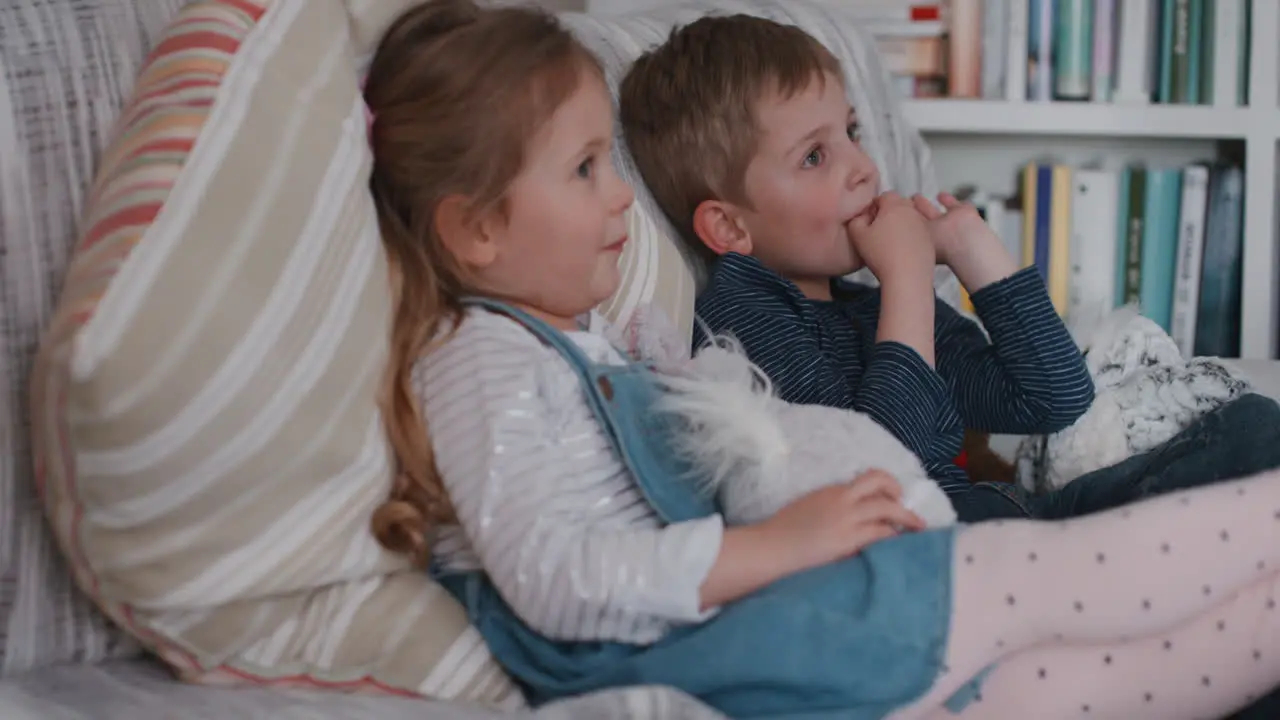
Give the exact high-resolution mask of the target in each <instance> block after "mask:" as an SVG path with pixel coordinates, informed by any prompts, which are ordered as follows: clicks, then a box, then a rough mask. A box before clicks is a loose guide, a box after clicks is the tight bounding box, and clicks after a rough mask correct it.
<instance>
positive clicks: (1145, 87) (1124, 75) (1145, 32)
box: [1114, 0, 1155, 104]
mask: <svg viewBox="0 0 1280 720" xmlns="http://www.w3.org/2000/svg"><path fill="white" fill-rule="evenodd" d="M1119 10H1120V13H1119V15H1120V32H1119V35H1118V36H1117V38H1116V90H1115V95H1114V98H1115V101H1116V102H1121V103H1135V104H1146V103H1149V102H1151V90H1152V88H1151V72H1150V55H1151V46H1152V45H1153V44H1154V43H1153V41H1154V39H1155V36H1154V34H1153V31H1154V29H1155V25H1154V24H1153V23H1152V14H1151V9H1150V6H1149V4H1148V3H1147V2H1145V1H1144V0H1129V2H1126V3H1121V4H1120V6H1119Z"/></svg>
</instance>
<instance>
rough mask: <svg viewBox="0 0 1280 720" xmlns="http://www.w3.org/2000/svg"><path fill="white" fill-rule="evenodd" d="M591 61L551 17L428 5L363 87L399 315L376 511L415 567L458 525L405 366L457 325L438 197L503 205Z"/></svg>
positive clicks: (399, 27) (377, 523)
mask: <svg viewBox="0 0 1280 720" xmlns="http://www.w3.org/2000/svg"><path fill="white" fill-rule="evenodd" d="M584 72H588V73H594V74H596V75H597V76H600V75H602V73H601V70H600V67H599V64H598V62H597V61H596V60H595V58H594V57H593V56H592V55H591V54H590V52H588V51H587V50H586V49H585V48H584V47H583V46H582V45H581V44H580V43H578V42H577V40H575V39H574V38H573V36H572V35H571V34H570V33H569V32H568V31H567V30H566V29H565V28H563V27H562V26H561V25H560V24H559V23H558V22H557V20H556V18H555V17H554V16H553V15H550V14H549V13H546V12H544V11H540V10H537V9H534V8H525V7H507V8H481V7H479V6H478V5H476V3H474V2H472V0H429V1H428V2H426V3H423V4H422V5H418V6H416V7H414V8H412V9H410V10H409V11H407V12H406V13H405V14H404V15H403V16H401V17H400V18H399V19H397V20H396V21H395V23H394V24H392V26H391V27H390V28H389V29H388V31H387V33H386V35H385V36H384V37H383V39H382V42H381V44H380V45H379V47H378V50H377V53H376V54H375V56H374V58H373V62H372V65H371V66H370V68H369V77H368V80H367V81H366V84H365V90H364V96H365V102H366V103H367V104H368V106H369V110H370V112H371V113H372V115H373V118H374V119H373V122H372V124H371V127H370V132H369V139H370V143H371V145H372V147H373V155H374V163H373V173H372V177H371V179H370V189H371V190H372V192H373V197H374V200H375V203H376V206H377V210H378V221H379V224H380V226H381V230H382V238H383V243H384V245H385V248H386V253H387V258H388V263H389V265H390V270H391V291H392V295H393V306H394V316H393V319H392V326H391V344H390V357H389V359H388V367H387V371H386V375H385V378H384V382H383V387H382V392H381V397H380V404H381V409H382V413H383V418H384V423H385V425H386V430H387V436H388V438H389V439H390V442H391V446H392V449H393V450H394V452H395V459H396V464H397V472H396V477H395V482H394V485H393V487H392V490H391V496H390V498H389V499H388V500H387V502H385V503H384V504H383V505H382V506H381V507H379V508H378V509H377V511H376V512H375V513H374V515H373V532H374V535H375V536H376V537H377V539H378V541H379V542H380V543H382V545H383V546H385V547H386V548H388V549H390V550H392V551H395V552H400V553H405V554H407V555H410V556H411V557H413V558H414V560H415V561H417V562H419V563H425V562H426V561H427V559H428V557H429V548H428V538H429V536H430V533H429V530H430V528H431V526H432V525H436V524H441V523H449V522H452V521H454V519H455V518H454V513H453V508H452V507H451V505H450V503H449V498H448V496H447V495H446V494H445V491H444V487H443V485H442V483H441V479H440V474H439V471H438V470H437V468H436V466H435V461H434V458H433V457H432V455H433V453H432V450H431V442H430V438H429V437H428V435H427V427H426V425H427V421H426V418H424V417H423V415H422V412H421V408H419V407H418V402H417V399H416V394H415V392H414V389H413V377H412V375H413V367H414V365H415V363H416V362H417V361H418V359H419V358H421V357H422V356H423V354H424V353H426V352H427V351H428V345H429V343H431V342H432V341H433V340H436V339H438V337H439V336H440V335H441V333H442V332H443V331H444V330H445V329H446V328H448V327H451V326H452V327H456V326H457V324H458V323H459V322H461V320H462V306H461V303H460V298H461V297H462V296H463V295H464V294H466V293H467V291H468V286H467V281H466V276H465V272H464V268H462V267H461V266H460V265H459V264H458V262H456V260H455V259H454V258H453V257H451V255H450V253H449V252H447V251H446V249H445V248H444V246H443V243H442V242H441V240H440V238H439V236H438V234H437V232H436V227H435V215H436V211H437V209H438V208H439V206H440V203H441V201H443V200H444V199H445V198H448V197H451V196H460V197H463V198H466V199H467V201H468V207H469V208H470V209H471V211H472V212H474V213H485V212H494V211H496V212H499V213H503V212H505V211H506V202H505V200H506V198H505V193H506V190H507V188H508V186H509V185H510V184H511V182H512V180H513V179H515V177H516V176H517V174H519V172H520V170H521V168H522V167H523V165H524V156H525V152H526V150H527V145H528V142H529V140H530V139H531V138H532V137H533V135H534V134H535V133H536V132H537V131H538V130H539V129H540V128H541V127H542V125H543V124H544V123H546V122H547V120H548V119H550V117H551V115H552V114H553V113H554V112H555V110H556V108H558V107H559V106H560V104H561V103H563V102H564V101H565V100H566V99H568V97H569V96H570V95H572V94H573V92H574V91H575V90H576V89H577V87H578V84H579V82H580V81H581V79H582V77H583V73H584Z"/></svg>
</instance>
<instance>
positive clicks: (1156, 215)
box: [1138, 169, 1182, 332]
mask: <svg viewBox="0 0 1280 720" xmlns="http://www.w3.org/2000/svg"><path fill="white" fill-rule="evenodd" d="M1181 191H1182V171H1181V170H1178V169H1171V170H1165V169H1161V170H1148V171H1147V202H1146V218H1145V219H1144V223H1145V225H1144V228H1143V235H1142V280H1141V283H1140V284H1139V290H1138V294H1139V297H1140V299H1141V300H1140V302H1141V305H1142V314H1143V315H1146V316H1147V317H1148V318H1150V319H1151V320H1152V321H1153V322H1155V323H1156V324H1157V325H1159V326H1160V327H1162V328H1164V331H1165V332H1169V331H1170V329H1171V322H1172V319H1173V282H1174V268H1175V266H1176V265H1177V260H1178V206H1179V204H1180V203H1179V200H1180V199H1181V196H1182V192H1181Z"/></svg>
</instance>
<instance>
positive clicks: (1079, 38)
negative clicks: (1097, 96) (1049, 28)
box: [1052, 0, 1093, 100]
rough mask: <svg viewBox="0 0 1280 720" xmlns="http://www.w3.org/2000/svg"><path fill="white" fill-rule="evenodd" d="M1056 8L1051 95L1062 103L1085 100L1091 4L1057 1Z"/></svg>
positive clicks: (1089, 69) (1090, 62)
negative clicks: (1052, 91)
mask: <svg viewBox="0 0 1280 720" xmlns="http://www.w3.org/2000/svg"><path fill="white" fill-rule="evenodd" d="M1056 8H1057V22H1056V23H1055V27H1056V30H1057V35H1056V37H1055V41H1054V44H1053V46H1052V56H1053V63H1054V67H1053V90H1054V95H1055V96H1056V97H1058V98H1060V99H1063V100H1088V99H1089V84H1090V81H1091V80H1092V76H1093V2H1092V0H1057V3H1056Z"/></svg>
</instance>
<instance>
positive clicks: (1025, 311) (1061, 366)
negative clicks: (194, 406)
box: [694, 253, 1093, 496]
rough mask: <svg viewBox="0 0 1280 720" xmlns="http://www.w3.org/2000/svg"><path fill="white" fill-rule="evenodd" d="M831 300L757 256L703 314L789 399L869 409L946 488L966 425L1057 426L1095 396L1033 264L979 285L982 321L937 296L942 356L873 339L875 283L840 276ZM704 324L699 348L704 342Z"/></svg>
mask: <svg viewBox="0 0 1280 720" xmlns="http://www.w3.org/2000/svg"><path fill="white" fill-rule="evenodd" d="M832 294H833V299H832V300H831V301H817V300H811V299H808V298H806V297H805V296H804V295H803V294H802V293H801V292H800V290H799V288H797V287H796V286H795V285H794V284H793V283H791V282H790V281H788V280H786V279H784V278H782V277H781V276H780V275H778V274H777V273H775V272H773V271H772V270H769V269H768V268H766V267H765V266H764V265H762V264H761V263H760V262H759V261H758V260H756V259H755V258H752V257H748V256H744V255H738V254H732V253H731V254H728V255H725V256H723V257H722V258H721V259H720V260H719V261H718V262H717V263H716V264H715V266H714V267H713V269H712V274H711V278H710V279H709V282H708V284H707V287H706V289H705V290H704V291H703V292H702V293H701V294H700V295H699V297H698V300H697V305H696V312H697V314H698V317H699V318H700V319H701V321H702V322H704V323H706V325H707V328H708V329H709V330H710V331H711V332H713V333H716V334H723V333H728V334H732V335H733V336H734V337H736V338H737V339H738V340H739V341H740V342H741V343H742V346H743V348H744V349H745V350H746V352H747V354H748V355H749V356H750V357H751V359H752V361H754V362H755V363H756V364H757V365H759V366H760V369H761V370H763V371H764V372H765V373H766V374H767V375H768V376H769V377H770V378H771V379H772V381H773V383H774V386H775V389H776V391H777V393H778V395H779V396H780V397H782V398H783V399H784V400H787V401H789V402H793V403H802V404H817V405H828V406H832V407H839V408H847V409H852V410H858V411H860V412H864V413H866V414H868V415H870V416H871V417H872V418H874V419H875V420H876V422H878V423H880V424H881V425H882V426H884V427H885V428H886V429H888V430H889V431H890V432H892V433H893V434H894V435H895V436H896V437H897V438H898V439H899V440H901V441H902V442H903V443H905V444H906V445H907V447H909V448H911V450H912V451H914V452H915V453H916V455H917V456H919V457H920V459H921V461H922V462H923V463H924V465H925V468H926V470H927V471H928V472H929V475H930V477H932V478H934V480H936V481H937V482H938V483H939V484H940V485H941V486H942V488H943V490H945V491H946V492H947V493H948V494H951V495H953V496H954V495H956V494H962V493H965V492H968V491H969V490H970V489H971V487H972V486H971V485H970V483H969V479H968V476H967V475H966V474H965V472H964V470H962V469H961V468H960V467H958V466H957V465H956V464H955V460H954V459H955V457H956V455H957V454H958V453H959V451H960V445H961V442H962V440H963V437H964V429H965V428H966V427H967V428H970V429H973V430H979V431H986V432H993V433H1010V434H1032V433H1052V432H1056V431H1058V430H1061V429H1063V428H1065V427H1067V426H1069V425H1071V424H1072V423H1074V422H1075V421H1076V419H1077V418H1079V417H1080V416H1081V415H1082V414H1083V413H1084V412H1085V411H1086V410H1088V408H1089V405H1090V404H1091V403H1092V402H1093V382H1092V380H1091V379H1090V377H1089V372H1088V369H1087V368H1086V366H1085V364H1084V359H1083V356H1082V355H1081V353H1080V351H1079V349H1078V348H1077V347H1076V345H1075V343H1074V342H1073V341H1072V339H1071V336H1070V334H1069V333H1068V332H1067V329H1066V327H1065V326H1064V324H1063V323H1062V321H1061V319H1060V318H1059V317H1058V315H1057V313H1056V312H1055V311H1054V309H1053V304H1052V303H1051V302H1050V300H1049V295H1048V292H1047V291H1046V290H1045V286H1044V282H1043V280H1042V279H1041V278H1040V275H1039V274H1038V273H1037V271H1036V270H1035V269H1034V268H1026V269H1024V270H1021V271H1019V272H1017V273H1015V274H1013V275H1011V276H1009V277H1008V278H1005V279H1004V280H1001V281H999V282H995V283H992V284H991V285H989V286H987V287H985V288H982V289H981V290H979V291H978V292H976V293H973V295H972V297H971V299H972V301H973V305H974V310H975V311H976V312H977V315H978V317H979V318H980V319H981V321H982V325H983V327H985V328H986V331H987V334H989V335H990V340H988V338H987V336H985V335H984V334H983V332H982V329H981V328H979V326H978V325H977V323H974V322H973V321H972V320H969V319H968V318H965V317H964V316H962V315H960V314H959V313H958V312H956V311H955V310H954V309H953V308H951V307H950V306H949V305H947V304H946V303H944V302H942V301H940V300H937V299H936V298H935V303H936V313H935V345H934V353H935V365H936V370H935V369H934V368H931V367H929V365H928V364H927V363H926V362H925V361H924V359H923V358H921V357H920V355H919V354H918V353H917V352H916V351H915V350H913V349H912V348H910V347H908V346H906V345H903V344H901V343H897V342H876V327H877V325H878V323H879V319H880V291H879V289H878V288H875V287H870V286H867V285H862V284H858V283H851V282H847V281H843V280H839V281H835V282H833V284H832ZM703 340H704V336H703V334H702V331H701V329H700V328H699V329H698V330H697V331H695V339H694V343H695V346H699V345H701V344H702V342H703Z"/></svg>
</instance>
